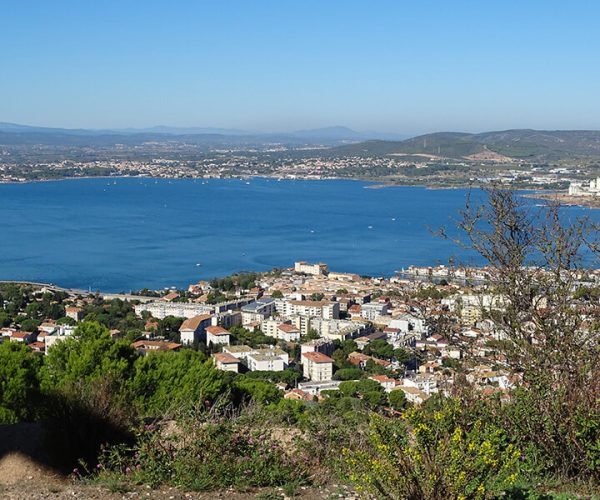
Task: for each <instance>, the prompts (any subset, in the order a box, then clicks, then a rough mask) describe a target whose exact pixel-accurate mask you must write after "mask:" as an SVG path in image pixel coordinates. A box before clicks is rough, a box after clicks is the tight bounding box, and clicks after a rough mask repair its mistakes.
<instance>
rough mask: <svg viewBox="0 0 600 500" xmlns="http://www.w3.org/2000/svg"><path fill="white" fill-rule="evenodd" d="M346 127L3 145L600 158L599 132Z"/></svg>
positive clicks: (19, 136) (56, 134)
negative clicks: (399, 132)
mask: <svg viewBox="0 0 600 500" xmlns="http://www.w3.org/2000/svg"><path fill="white" fill-rule="evenodd" d="M398 139H401V138H400V137H397V136H394V135H388V134H381V133H376V132H357V131H355V130H352V129H349V128H347V127H341V126H336V127H325V128H319V129H310V130H298V131H295V132H289V133H256V132H248V131H244V130H237V129H222V128H207V127H186V128H177V127H168V126H156V127H150V128H144V129H133V128H131V129H115V130H93V129H64V128H50V127H33V126H28V125H18V124H14V123H2V122H0V145H2V144H4V145H36V144H40V145H52V146H65V147H106V148H110V147H111V146H115V145H117V144H125V145H130V146H137V145H140V144H144V143H150V142H158V143H165V144H168V143H183V144H191V145H195V146H201V147H204V148H207V149H209V148H220V147H223V148H235V147H241V148H244V147H260V146H263V147H264V146H268V145H270V144H284V145H286V146H290V147H305V148H311V147H313V146H314V147H315V148H316V147H322V146H326V147H327V148H328V149H322V150H320V151H319V152H315V154H319V155H323V156H329V155H335V156H385V155H399V156H408V157H415V158H416V157H429V158H449V159H455V160H465V159H466V160H471V161H478V160H482V161H483V160H492V161H499V162H501V161H519V160H522V161H531V162H544V161H558V160H568V159H573V160H575V159H590V158H593V159H597V158H598V159H600V131H596V130H530V129H515V130H505V131H500V132H483V133H478V134H471V133H463V132H438V133H434V134H426V135H420V136H417V137H413V138H410V139H403V140H398Z"/></svg>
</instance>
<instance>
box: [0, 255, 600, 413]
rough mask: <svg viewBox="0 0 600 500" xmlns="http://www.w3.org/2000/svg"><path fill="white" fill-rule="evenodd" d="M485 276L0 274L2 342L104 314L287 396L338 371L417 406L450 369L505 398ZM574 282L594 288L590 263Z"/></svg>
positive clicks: (141, 347) (510, 380)
mask: <svg viewBox="0 0 600 500" xmlns="http://www.w3.org/2000/svg"><path fill="white" fill-rule="evenodd" d="M487 279H488V271H487V270H486V268H450V267H446V266H438V267H433V268H431V267H410V268H408V269H405V270H402V272H401V273H398V275H396V276H394V277H392V278H389V279H384V278H376V277H362V276H359V275H357V274H351V273H340V272H335V271H333V270H329V268H328V266H327V265H326V264H323V263H307V262H296V263H295V264H294V266H293V267H291V268H289V269H275V270H273V271H271V272H268V273H260V274H259V273H245V274H239V275H233V276H229V277H225V278H221V279H214V280H212V281H210V282H209V281H200V282H198V283H193V284H190V285H189V287H188V288H187V289H186V290H170V289H165V290H141V291H139V292H137V293H136V294H132V295H119V296H117V295H114V294H101V293H96V294H85V293H83V292H75V291H65V290H60V289H57V288H56V287H53V286H44V285H32V284H28V285H24V284H20V285H19V284H7V283H5V284H2V285H0V300H1V304H2V308H1V309H0V326H1V327H2V328H1V329H0V334H1V335H0V339H1V340H2V341H4V342H22V343H25V344H26V345H27V346H28V347H29V348H30V349H31V350H33V351H35V352H39V353H41V354H47V353H48V350H49V349H51V348H52V346H53V345H55V344H56V343H59V342H61V341H64V340H65V339H68V338H70V337H72V336H74V335H76V332H77V325H78V324H79V323H80V322H82V321H88V320H98V319H99V318H103V321H104V322H105V323H107V324H109V325H112V326H113V328H112V329H111V331H110V334H111V335H112V336H113V338H114V339H122V338H127V339H129V340H130V341H131V346H132V347H133V348H134V349H135V350H137V351H138V352H139V353H140V354H142V355H145V354H147V353H151V352H160V351H172V350H181V349H194V350H200V351H202V352H204V353H205V354H207V355H209V356H210V357H211V358H212V361H213V363H214V365H215V366H216V368H217V369H219V370H223V371H228V372H235V373H248V372H260V373H262V374H264V375H265V376H266V378H268V379H270V380H272V381H273V382H276V384H277V387H278V389H279V390H281V391H283V393H284V397H285V398H288V399H298V400H305V401H312V400H316V399H323V398H326V397H327V395H328V394H331V392H330V391H337V390H338V389H339V387H340V384H341V383H342V382H343V381H344V380H350V379H357V378H361V377H368V378H369V379H371V380H373V381H375V382H377V383H378V384H380V385H381V387H382V389H383V391H385V393H388V394H390V393H392V392H393V391H401V392H402V393H403V395H404V399H405V400H406V401H408V402H410V403H412V404H416V405H419V404H421V403H423V402H424V401H426V400H427V399H428V398H429V397H431V396H432V395H433V394H435V393H438V392H439V393H444V394H450V392H451V389H452V385H453V383H454V380H455V378H456V377H457V375H458V374H463V375H465V376H466V377H467V379H468V380H469V381H470V382H471V383H472V384H474V386H475V387H477V388H478V389H479V390H480V391H482V392H483V393H485V394H490V395H491V394H497V395H499V396H500V397H501V398H510V389H511V388H514V387H515V386H516V385H518V382H519V380H518V379H519V377H520V374H519V373H514V372H512V371H511V370H510V369H509V368H508V365H507V364H506V363H505V359H504V358H503V355H502V354H501V349H500V343H501V342H502V341H503V340H504V338H503V333H502V332H501V331H498V330H497V329H496V327H495V323H494V322H493V321H492V320H491V319H490V314H492V313H493V312H494V311H496V312H497V311H501V310H502V307H503V302H502V298H501V297H497V296H493V295H492V294H491V293H490V292H489V291H488V289H487V285H486V280H487ZM577 279H578V280H579V281H578V282H579V283H580V286H581V289H582V290H589V289H593V288H594V287H597V286H598V285H600V270H595V271H588V272H586V273H581V274H580V275H578V276H577ZM19 287H21V288H19ZM23 287H25V288H26V289H27V290H28V292H29V293H24V292H23ZM24 297H29V299H24ZM585 297H586V296H585V294H581V307H582V308H583V309H585V307H586V302H585V300H586V299H585ZM111 314H113V315H114V317H113V318H112V319H111V316H110V315H111ZM99 315H100V316H99ZM116 325H127V326H123V327H121V328H122V329H119V328H117V327H116ZM278 373H281V374H286V375H287V376H286V377H283V376H281V375H278Z"/></svg>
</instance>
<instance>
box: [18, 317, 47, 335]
mask: <svg viewBox="0 0 600 500" xmlns="http://www.w3.org/2000/svg"><path fill="white" fill-rule="evenodd" d="M20 324H21V330H23V331H24V332H35V331H36V330H37V329H38V326H40V325H41V324H42V322H41V321H40V320H39V319H25V320H23V321H21V323H20Z"/></svg>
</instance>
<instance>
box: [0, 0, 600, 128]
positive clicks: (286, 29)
mask: <svg viewBox="0 0 600 500" xmlns="http://www.w3.org/2000/svg"><path fill="white" fill-rule="evenodd" d="M599 22H600V2H597V1H581V0H579V1H578V0H571V1H568V2H567V1H560V2H559V1H554V0H545V1H537V0H530V1H523V0H521V1H516V0H502V1H500V0H496V1H487V0H484V1H481V0H479V1H477V0H472V1H460V0H459V1H449V0H448V1H442V0H439V1H423V0H419V1H418V2H417V1H414V0H413V1H408V0H396V1H385V0H368V1H367V0H364V1H352V0H343V1H336V0H320V1H314V0H297V1H291V0H273V1H266V0H265V1H261V0H252V1H250V0H245V1H232V0H219V1H213V2H208V1H183V0H181V1H177V0H171V1H166V0H165V1H153V0H143V1H134V0H118V1H116V0H102V1H91V0H90V1H88V0H77V1H75V0H73V1H62V0H52V1H47V0H44V1H34V0H0V121H10V122H17V123H26V124H34V125H46V126H60V127H86V128H104V127H106V128H108V127H130V126H131V127H144V126H152V125H158V124H161V125H172V126H214V127H232V128H242V129H248V130H261V131H286V130H294V129H300V128H312V127H321V126H329V125H338V124H339V125H346V126H349V127H352V128H355V129H357V130H377V131H389V132H397V133H403V134H416V133H422V132H430V131H439V130H457V131H458V130H461V131H483V130H496V129H505V128H522V127H523V128H525V127H531V128H546V129H557V128H562V129H567V128H569V129H570V128H579V129H583V128H593V129H599V128H600V30H599V29H598V23H599Z"/></svg>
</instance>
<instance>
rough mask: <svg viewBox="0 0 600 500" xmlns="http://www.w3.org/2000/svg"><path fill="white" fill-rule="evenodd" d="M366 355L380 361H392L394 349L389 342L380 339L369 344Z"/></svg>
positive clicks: (365, 351)
mask: <svg viewBox="0 0 600 500" xmlns="http://www.w3.org/2000/svg"><path fill="white" fill-rule="evenodd" d="M364 353H365V354H369V355H373V356H375V357H377V358H380V359H392V358H393V357H394V348H393V347H392V346H391V344H388V343H387V341H385V340H382V339H378V340H373V341H371V342H369V344H368V345H367V347H365V349H364Z"/></svg>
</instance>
